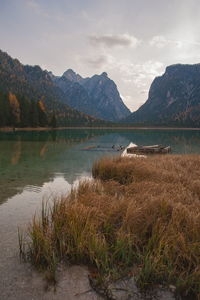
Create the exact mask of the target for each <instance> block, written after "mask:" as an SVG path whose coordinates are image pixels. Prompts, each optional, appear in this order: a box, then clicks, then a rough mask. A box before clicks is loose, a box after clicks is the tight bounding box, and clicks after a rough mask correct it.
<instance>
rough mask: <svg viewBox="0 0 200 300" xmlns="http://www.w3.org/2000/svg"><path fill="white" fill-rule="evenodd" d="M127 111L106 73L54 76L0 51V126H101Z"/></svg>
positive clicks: (72, 73)
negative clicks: (23, 63)
mask: <svg viewBox="0 0 200 300" xmlns="http://www.w3.org/2000/svg"><path fill="white" fill-rule="evenodd" d="M95 91H96V92H95ZM128 114H130V111H129V110H128V108H127V107H126V106H125V105H124V103H123V101H122V100H121V98H120V96H119V93H118V91H117V87H116V85H115V83H114V82H113V81H112V80H110V79H109V78H108V77H107V76H106V75H105V73H104V74H102V75H99V76H98V75H95V76H93V77H92V78H91V79H90V78H86V79H83V78H82V77H81V76H80V75H78V74H76V73H75V72H74V71H72V70H68V71H66V72H65V73H64V74H63V76H61V77H56V76H54V75H53V74H52V73H51V72H47V71H44V70H42V69H41V68H40V67H39V66H28V65H25V66H24V65H22V64H21V63H20V62H19V61H18V60H17V59H13V58H11V57H10V56H9V55H8V54H7V53H5V52H2V51H0V126H10V125H15V126H31V127H35V126H47V125H51V124H52V125H55V124H56V125H57V126H100V125H101V126H103V125H106V124H107V123H106V122H107V121H117V120H119V119H120V118H124V117H126V116H127V115H128Z"/></svg>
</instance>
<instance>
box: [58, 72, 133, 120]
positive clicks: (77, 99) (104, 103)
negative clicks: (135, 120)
mask: <svg viewBox="0 0 200 300" xmlns="http://www.w3.org/2000/svg"><path fill="white" fill-rule="evenodd" d="M54 82H55V83H56V84H57V86H58V87H60V88H61V89H62V91H63V92H64V93H65V95H66V96H67V99H68V102H67V104H68V105H70V106H71V107H73V108H75V109H78V110H80V111H83V112H84V113H87V114H89V115H93V116H94V117H96V118H100V119H104V120H108V121H119V120H120V119H122V118H125V117H126V116H128V115H129V114H130V110H129V109H128V108H127V107H126V106H125V104H124V103H123V101H122V99H121V97H120V94H119V92H118V89H117V86H116V84H115V83H114V81H112V80H111V79H110V78H108V76H107V73H105V72H103V73H102V74H101V75H94V76H92V77H91V78H89V77H88V78H82V77H81V76H80V75H79V74H76V73H75V72H74V71H73V70H71V69H69V70H67V71H66V72H64V74H63V75H62V76H61V77H54Z"/></svg>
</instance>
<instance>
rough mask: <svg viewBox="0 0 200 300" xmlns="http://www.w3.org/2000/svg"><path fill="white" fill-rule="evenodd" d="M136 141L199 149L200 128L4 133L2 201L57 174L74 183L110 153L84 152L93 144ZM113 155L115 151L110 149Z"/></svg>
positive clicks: (0, 150) (1, 145) (0, 140)
mask: <svg viewBox="0 0 200 300" xmlns="http://www.w3.org/2000/svg"><path fill="white" fill-rule="evenodd" d="M130 142H134V143H136V144H138V145H144V144H146V145H147V144H164V145H171V146H172V150H173V151H174V152H175V153H178V152H179V153H180V152H182V153H185V152H188V151H193V152H195V151H196V152H199V149H200V133H199V132H198V131H178V130H176V131H167V130H163V131H158V130H107V131H106V130H77V129H76V130H65V131H55V132H54V131H52V132H42V133H38V132H33V133H29V132H28V133H27V132H25V133H19V132H16V134H15V133H11V134H10V135H9V134H7V135H4V136H3V137H2V135H1V134H0V202H1V201H5V199H7V198H8V197H11V196H13V195H14V194H16V191H17V190H19V191H20V190H22V189H23V188H24V186H26V185H33V186H42V185H43V184H44V182H48V181H50V180H51V179H52V178H53V177H54V176H55V174H56V173H57V174H58V173H61V174H64V177H65V179H66V180H67V181H68V182H69V183H72V182H73V181H74V180H75V179H76V178H77V176H78V175H81V174H82V173H84V172H90V170H91V166H92V163H93V161H95V160H97V159H98V158H99V157H100V156H102V155H105V154H106V152H99V151H82V150H81V149H83V148H85V147H87V146H90V145H96V146H97V145H101V146H105V147H111V146H112V145H113V144H115V145H117V144H118V145H124V146H126V145H127V144H128V143H130ZM109 154H111V155H112V154H113V153H112V152H110V153H109Z"/></svg>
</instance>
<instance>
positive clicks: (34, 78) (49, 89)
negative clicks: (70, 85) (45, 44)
mask: <svg viewBox="0 0 200 300" xmlns="http://www.w3.org/2000/svg"><path fill="white" fill-rule="evenodd" d="M9 92H11V93H13V94H15V95H18V97H25V98H26V99H27V101H39V100H42V102H43V103H44V105H45V108H46V110H47V112H48V113H49V114H52V113H55V114H56V116H57V119H58V125H60V126H70V125H73V126H76V125H84V126H87V125H89V126H90V125H93V124H94V123H96V124H102V125H103V124H104V122H103V121H101V120H96V119H95V118H94V117H92V116H88V115H85V114H84V113H82V112H79V111H77V110H75V109H73V108H71V107H69V106H68V105H66V102H67V99H66V98H67V96H66V95H65V94H64V93H63V91H62V90H61V89H60V88H59V87H58V86H57V85H56V84H55V83H54V81H53V80H52V75H51V74H49V73H48V72H47V71H44V70H42V69H41V68H40V67H39V66H28V65H25V66H24V65H23V64H21V63H20V62H19V61H18V60H17V59H13V58H12V57H10V56H9V55H8V54H7V53H5V52H3V51H1V50H0V93H1V94H8V93H9Z"/></svg>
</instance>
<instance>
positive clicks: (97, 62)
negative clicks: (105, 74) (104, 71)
mask: <svg viewBox="0 0 200 300" xmlns="http://www.w3.org/2000/svg"><path fill="white" fill-rule="evenodd" d="M85 62H86V63H87V64H89V65H90V67H92V68H101V67H103V66H104V65H105V64H106V63H108V57H107V56H106V55H100V56H98V57H93V58H91V57H90V58H86V59H85Z"/></svg>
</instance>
